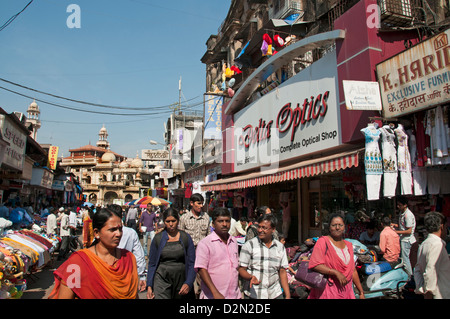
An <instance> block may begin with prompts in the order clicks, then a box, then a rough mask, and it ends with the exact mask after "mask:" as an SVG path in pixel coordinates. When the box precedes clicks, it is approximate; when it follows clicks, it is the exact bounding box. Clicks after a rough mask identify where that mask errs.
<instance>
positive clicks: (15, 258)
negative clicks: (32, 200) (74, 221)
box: [0, 229, 60, 299]
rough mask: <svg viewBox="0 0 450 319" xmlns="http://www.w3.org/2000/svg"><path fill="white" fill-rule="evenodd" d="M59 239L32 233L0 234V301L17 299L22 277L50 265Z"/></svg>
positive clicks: (21, 292)
mask: <svg viewBox="0 0 450 319" xmlns="http://www.w3.org/2000/svg"><path fill="white" fill-rule="evenodd" d="M59 242H60V239H59V238H58V237H56V236H54V237H49V236H47V235H46V234H42V233H37V232H34V231H32V230H28V229H22V230H7V231H6V232H5V233H3V234H1V233H0V299H19V298H21V297H22V295H23V292H24V291H25V290H26V287H27V284H26V279H25V278H24V277H25V276H26V275H29V274H32V273H34V272H36V271H37V270H38V269H40V268H43V267H45V266H46V265H47V264H49V263H50V262H51V261H52V255H53V253H54V251H55V250H56V248H57V246H58V244H59Z"/></svg>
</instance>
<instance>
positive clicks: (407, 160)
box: [394, 124, 411, 172]
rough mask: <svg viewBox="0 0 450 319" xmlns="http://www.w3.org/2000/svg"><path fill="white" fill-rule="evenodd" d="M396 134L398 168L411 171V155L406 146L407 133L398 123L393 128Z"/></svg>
mask: <svg viewBox="0 0 450 319" xmlns="http://www.w3.org/2000/svg"><path fill="white" fill-rule="evenodd" d="M394 132H395V135H396V136H397V141H398V147H397V165H398V170H399V171H401V172H411V155H410V153H409V147H408V135H407V134H406V133H405V130H404V129H403V125H401V124H399V125H398V127H397V128H396V129H395V130H394Z"/></svg>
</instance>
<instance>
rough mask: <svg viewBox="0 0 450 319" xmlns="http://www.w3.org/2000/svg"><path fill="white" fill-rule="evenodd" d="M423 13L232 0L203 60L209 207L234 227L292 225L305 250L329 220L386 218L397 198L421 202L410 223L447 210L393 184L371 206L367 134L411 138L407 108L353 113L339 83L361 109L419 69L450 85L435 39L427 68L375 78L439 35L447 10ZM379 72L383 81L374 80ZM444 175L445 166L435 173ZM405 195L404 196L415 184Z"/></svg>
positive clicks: (409, 6)
mask: <svg viewBox="0 0 450 319" xmlns="http://www.w3.org/2000/svg"><path fill="white" fill-rule="evenodd" d="M425 2H426V3H423V2H420V3H419V2H417V3H416V1H388V0H384V1H379V2H377V1H372V0H364V1H350V0H348V1H315V2H310V1H278V0H277V1H267V2H261V1H232V3H231V6H230V9H229V12H228V15H227V17H226V19H225V21H224V23H223V24H222V25H221V27H220V29H219V33H218V34H217V35H212V36H211V37H210V38H209V39H208V41H207V51H206V53H205V55H204V56H203V57H202V62H203V63H205V65H206V82H207V88H206V90H207V92H214V93H215V94H222V96H223V97H224V103H223V107H222V139H221V142H222V149H223V152H222V161H221V176H220V178H219V179H217V180H216V181H212V182H208V183H205V184H204V185H203V186H202V190H203V191H204V192H209V193H211V194H212V196H213V197H212V198H213V199H214V205H216V206H217V205H220V206H225V207H229V208H230V209H232V210H233V212H234V214H235V218H236V217H238V216H241V215H242V214H247V215H248V216H250V217H252V212H253V209H254V207H257V206H263V205H267V206H269V207H271V208H273V209H274V211H275V213H276V214H278V215H279V216H280V220H282V221H284V222H285V223H288V224H289V223H290V227H289V229H288V230H287V232H286V233H285V236H287V237H289V238H291V239H297V240H299V241H303V240H304V239H306V238H309V237H313V236H318V235H320V234H321V233H322V231H323V229H324V228H325V227H326V224H325V223H326V221H327V218H326V217H327V216H328V215H329V214H331V213H333V212H340V213H343V214H345V216H346V219H347V220H348V221H352V222H355V221H361V220H366V219H369V218H374V217H377V216H379V214H389V215H391V216H394V215H395V214H396V212H395V195H400V194H402V195H408V196H411V200H414V201H415V202H418V203H420V205H418V207H420V208H419V210H418V211H417V212H415V213H417V214H418V216H420V215H421V214H422V213H424V211H425V209H426V208H425V207H430V205H429V206H426V204H425V203H430V202H431V203H433V202H437V201H439V200H443V201H445V200H448V195H447V192H448V190H446V189H445V188H442V187H441V188H440V191H438V192H437V193H436V192H435V191H432V192H430V191H426V192H425V193H423V194H422V195H416V194H415V193H412V192H411V191H407V190H405V187H401V184H402V183H403V182H404V181H403V180H401V179H400V175H402V174H399V175H396V176H399V177H398V182H399V183H398V184H397V187H394V194H393V195H392V194H387V193H386V192H385V189H383V186H382V185H383V184H377V185H378V186H377V188H376V189H375V191H374V192H375V194H376V196H375V197H371V196H369V194H368V192H369V189H370V192H372V190H371V187H372V186H371V185H372V184H371V183H372V182H373V181H374V180H377V183H381V175H382V176H383V178H382V179H383V183H384V181H386V180H388V178H387V177H388V175H386V174H383V173H384V172H383V171H382V170H381V171H380V172H381V174H380V177H377V178H375V177H373V176H372V175H373V174H372V172H368V166H367V162H368V161H367V158H366V155H365V152H366V148H367V144H366V138H365V133H364V132H365V128H366V127H368V126H370V125H372V123H377V124H378V125H379V127H380V128H381V127H382V126H384V125H387V124H394V127H395V128H397V129H400V128H403V127H407V128H411V125H409V126H407V124H408V121H409V123H412V122H414V120H411V119H404V118H403V117H402V116H403V115H405V112H404V111H403V109H404V107H403V109H402V110H401V111H400V112H397V113H396V114H394V115H392V114H390V112H389V109H390V108H391V109H392V108H393V107H392V106H391V105H389V103H388V104H386V102H385V101H383V103H381V102H380V103H379V104H378V106H379V107H378V106H377V107H372V106H366V107H365V108H359V107H354V105H353V104H351V103H350V102H349V100H348V99H346V97H348V91H347V92H346V90H345V87H344V82H346V83H347V81H357V82H358V85H361V86H359V87H358V89H359V90H360V91H359V92H363V91H364V90H366V91H364V92H363V93H361V94H360V96H359V97H360V98H361V97H362V98H368V97H370V95H369V93H367V88H365V87H364V85H366V84H367V83H370V84H374V83H375V84H376V86H377V88H379V89H380V90H381V91H383V89H384V90H385V91H386V87H388V88H389V90H392V89H393V87H394V86H395V87H396V86H397V85H400V84H403V83H400V82H401V80H403V82H409V81H410V80H411V78H413V79H415V78H417V77H420V76H421V75H424V74H425V73H426V72H425V69H427V70H428V71H427V72H428V73H430V72H431V71H435V69H436V70H438V69H439V71H440V73H439V74H440V75H441V82H442V83H443V82H446V81H448V77H446V76H445V74H447V73H445V72H446V70H447V68H448V66H447V64H446V62H445V61H446V60H445V58H444V56H445V54H446V53H445V54H444V51H445V50H447V49H445V48H446V47H447V44H446V42H445V41H441V40H442V38H443V37H439V41H438V42H439V43H440V44H439V45H440V46H439V48H440V50H442V51H439V52H441V55H440V56H439V54H437V55H436V56H435V57H434V58H435V59H434V60H432V58H431V57H429V56H427V57H423V59H422V60H421V61H423V62H424V63H425V65H426V66H423V65H421V64H420V63H421V62H420V61H419V60H417V61H416V59H412V58H411V59H410V64H411V65H412V66H411V65H409V64H406V65H405V66H404V68H405V69H401V70H397V69H395V68H394V67H392V66H390V67H389V68H388V69H387V70H386V69H380V68H379V67H378V66H379V65H380V64H382V62H383V61H386V60H389V59H391V58H393V57H395V56H396V55H398V54H400V53H401V52H403V51H405V50H408V49H409V48H411V47H414V46H415V45H419V44H420V43H422V42H424V41H425V39H428V38H430V37H433V36H438V35H439V34H440V32H442V31H444V30H445V29H446V28H448V26H449V25H448V16H446V13H445V12H446V11H445V8H443V7H442V5H440V4H439V3H438V2H437V1H425ZM445 6H446V7H447V9H448V4H446V5H445ZM430 12H431V13H430ZM447 12H448V11H447ZM423 25H427V26H428V27H427V28H425V29H424V28H423ZM280 39H281V40H280ZM445 52H447V51H445ZM432 61H436V62H435V63H434V64H432ZM394 65H395V64H394ZM399 65H403V64H399ZM380 70H384V75H385V78H382V77H379V75H380ZM402 70H404V71H402ZM393 73H399V74H401V75H400V80H399V81H397V82H395V81H392V82H388V80H390V79H391V78H393V75H391V77H390V78H386V76H388V75H387V74H393ZM441 73H443V74H441ZM430 81H431V83H434V82H433V80H430ZM435 82H436V83H437V82H438V80H436V81H435ZM363 83H364V84H363ZM389 84H390V85H392V88H391V87H390V86H389ZM424 85H425V84H424ZM427 85H428V84H427ZM419 86H420V85H419ZM410 89H412V88H411V87H410ZM405 90H408V88H406V89H405ZM424 90H425V89H424ZM442 90H444V89H442ZM442 90H441V91H442ZM403 92H406V91H403ZM442 92H444V91H442ZM346 93H347V96H346ZM398 94H402V93H398ZM423 94H428V95H430V94H433V92H423ZM440 94H442V95H444V93H440ZM375 95H377V97H378V99H380V98H381V97H380V94H379V93H378V94H375ZM385 95H386V97H385V98H388V96H389V95H388V92H387V93H386V94H385ZM435 95H436V96H437V95H438V93H435ZM435 95H433V96H435ZM391 98H392V95H391ZM396 98H397V97H396ZM403 98H404V96H403V97H401V99H403ZM428 98H431V97H428ZM398 99H400V97H398ZM436 101H438V100H437V99H436ZM445 103H446V100H443V101H442V100H441V102H440V103H428V104H426V106H424V108H426V109H429V108H433V107H436V106H437V105H439V104H441V105H445ZM391 104H392V103H391ZM399 109H400V106H399ZM446 109H447V108H445V107H444V110H443V111H444V112H445V110H446ZM391 113H392V112H391ZM380 142H381V140H380ZM396 147H398V145H396ZM413 155H415V154H413ZM380 162H381V161H380ZM432 166H433V165H431V166H430V167H429V169H431V168H432ZM434 169H436V167H434ZM447 169H448V167H447V166H445V164H444V166H440V167H439V168H438V171H440V172H441V173H442V172H444V171H447ZM377 174H378V173H377ZM390 177H392V176H389V178H390ZM396 182H397V180H396ZM438 184H439V183H438ZM405 185H406V184H405ZM407 185H408V187H406V188H409V186H411V187H412V186H413V180H411V183H409V184H407ZM435 186H436V185H435ZM415 195H416V196H415ZM419 196H422V197H419ZM211 203H213V202H211ZM214 205H213V206H214ZM434 208H436V207H434ZM440 209H442V207H441V208H440ZM280 230H281V227H280Z"/></svg>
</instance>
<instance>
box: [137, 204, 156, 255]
mask: <svg viewBox="0 0 450 319" xmlns="http://www.w3.org/2000/svg"><path fill="white" fill-rule="evenodd" d="M156 225H157V221H156V213H155V210H154V208H153V207H152V205H151V204H148V205H147V209H144V211H143V212H142V214H141V217H140V218H139V230H140V232H141V233H142V237H143V244H144V256H145V257H147V256H148V250H149V248H148V239H149V238H150V243H151V241H152V240H153V237H155V228H156Z"/></svg>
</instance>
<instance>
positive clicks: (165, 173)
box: [159, 168, 173, 178]
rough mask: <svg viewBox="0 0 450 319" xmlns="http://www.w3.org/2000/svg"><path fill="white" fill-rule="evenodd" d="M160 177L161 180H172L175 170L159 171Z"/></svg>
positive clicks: (164, 169) (163, 169) (162, 169)
mask: <svg viewBox="0 0 450 319" xmlns="http://www.w3.org/2000/svg"><path fill="white" fill-rule="evenodd" d="M159 177H160V178H172V177H173V169H169V168H161V169H160V170H159Z"/></svg>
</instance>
